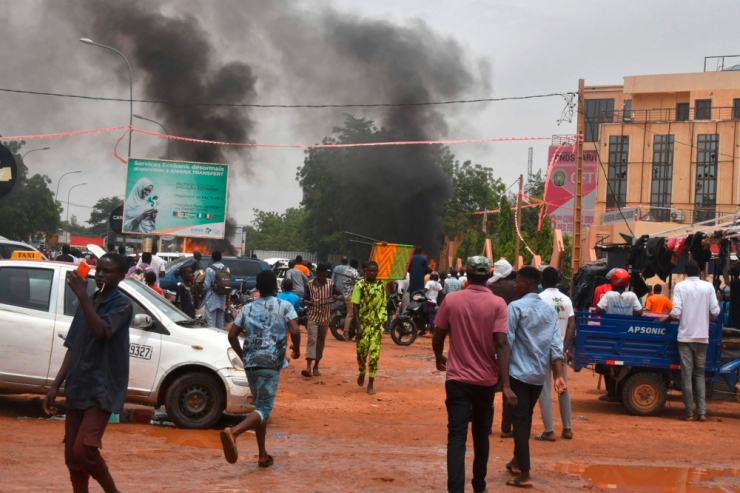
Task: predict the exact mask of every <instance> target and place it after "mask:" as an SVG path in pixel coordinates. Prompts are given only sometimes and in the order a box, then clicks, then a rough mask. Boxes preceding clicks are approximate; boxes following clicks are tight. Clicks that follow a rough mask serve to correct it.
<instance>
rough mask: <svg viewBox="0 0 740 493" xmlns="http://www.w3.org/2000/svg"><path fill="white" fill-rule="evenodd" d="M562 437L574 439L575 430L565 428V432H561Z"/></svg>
mask: <svg viewBox="0 0 740 493" xmlns="http://www.w3.org/2000/svg"><path fill="white" fill-rule="evenodd" d="M560 438H563V439H565V440H573V431H571V430H563V432H562V433H561V434H560Z"/></svg>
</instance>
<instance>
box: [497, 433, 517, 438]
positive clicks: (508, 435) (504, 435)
mask: <svg viewBox="0 0 740 493" xmlns="http://www.w3.org/2000/svg"><path fill="white" fill-rule="evenodd" d="M499 436H500V437H501V438H514V432H513V431H510V432H509V433H501V435H499Z"/></svg>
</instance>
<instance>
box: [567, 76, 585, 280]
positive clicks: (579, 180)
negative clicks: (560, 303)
mask: <svg viewBox="0 0 740 493" xmlns="http://www.w3.org/2000/svg"><path fill="white" fill-rule="evenodd" d="M583 112H584V104H583V79H578V120H577V122H578V123H577V125H576V129H577V130H576V134H577V139H578V140H576V195H575V197H573V245H572V247H573V250H572V258H571V270H570V272H571V275H572V276H575V275H576V272H577V271H578V268H579V267H580V265H581V198H582V196H583V138H584V134H585V129H584V127H585V125H584V118H583Z"/></svg>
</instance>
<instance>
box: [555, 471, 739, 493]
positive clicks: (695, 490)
mask: <svg viewBox="0 0 740 493" xmlns="http://www.w3.org/2000/svg"><path fill="white" fill-rule="evenodd" d="M554 469H555V471H557V472H563V473H568V474H576V475H578V476H580V477H582V478H583V479H585V480H586V481H589V482H590V483H591V484H593V485H594V486H597V487H599V488H601V489H603V490H606V491H614V492H618V493H632V492H652V491H655V492H658V491H660V492H673V493H740V469H701V468H681V467H647V466H646V467H641V466H634V467H633V466H619V465H592V466H581V465H577V464H558V465H556V466H555V467H554ZM725 478H726V479H725ZM731 478H739V479H735V480H733V479H731Z"/></svg>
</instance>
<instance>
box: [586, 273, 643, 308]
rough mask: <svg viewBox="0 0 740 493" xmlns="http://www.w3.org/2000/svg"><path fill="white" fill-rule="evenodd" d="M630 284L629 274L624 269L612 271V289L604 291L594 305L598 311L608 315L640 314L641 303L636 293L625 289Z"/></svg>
mask: <svg viewBox="0 0 740 493" xmlns="http://www.w3.org/2000/svg"><path fill="white" fill-rule="evenodd" d="M629 284H630V275H629V272H627V271H626V270H624V269H614V270H613V271H612V279H611V285H612V290H611V291H609V292H608V293H604V296H602V297H601V300H600V301H599V303H598V304H597V305H596V311H597V312H598V313H607V314H609V315H635V316H640V315H642V305H641V304H640V300H639V299H638V298H637V295H636V294H635V293H633V292H631V291H625V289H627V286H629Z"/></svg>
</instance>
